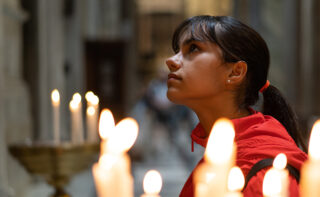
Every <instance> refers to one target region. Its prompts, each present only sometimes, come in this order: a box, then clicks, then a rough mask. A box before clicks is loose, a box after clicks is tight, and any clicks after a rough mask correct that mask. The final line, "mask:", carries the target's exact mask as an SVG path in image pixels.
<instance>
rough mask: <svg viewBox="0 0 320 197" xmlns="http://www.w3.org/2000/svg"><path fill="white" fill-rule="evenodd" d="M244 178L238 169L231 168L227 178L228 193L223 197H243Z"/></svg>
mask: <svg viewBox="0 0 320 197" xmlns="http://www.w3.org/2000/svg"><path fill="white" fill-rule="evenodd" d="M243 186H244V176H243V173H242V171H241V169H240V168H239V167H232V168H231V170H230V172H229V176H228V193H227V195H226V196H225V197H243V195H242V193H241V190H242V188H243Z"/></svg>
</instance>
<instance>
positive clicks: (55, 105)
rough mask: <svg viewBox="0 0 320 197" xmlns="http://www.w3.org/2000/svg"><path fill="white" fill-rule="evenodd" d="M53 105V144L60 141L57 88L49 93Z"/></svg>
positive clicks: (58, 95)
mask: <svg viewBox="0 0 320 197" xmlns="http://www.w3.org/2000/svg"><path fill="white" fill-rule="evenodd" d="M51 101H52V107H53V141H54V143H55V144H59V143H60V94H59V91H58V90H57V89H54V90H53V91H52V93H51Z"/></svg>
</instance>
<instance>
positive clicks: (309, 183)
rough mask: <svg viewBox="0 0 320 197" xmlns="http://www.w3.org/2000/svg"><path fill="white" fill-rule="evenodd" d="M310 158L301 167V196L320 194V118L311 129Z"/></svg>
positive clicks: (312, 196)
mask: <svg viewBox="0 0 320 197" xmlns="http://www.w3.org/2000/svg"><path fill="white" fill-rule="evenodd" d="M308 154H309V159H308V161H306V162H305V163H304V164H303V166H302V169H301V182H300V184H301V196H302V197H319V196H320V120H318V121H317V122H316V123H315V124H314V125H313V128H312V130H311V134H310V141H309V153H308Z"/></svg>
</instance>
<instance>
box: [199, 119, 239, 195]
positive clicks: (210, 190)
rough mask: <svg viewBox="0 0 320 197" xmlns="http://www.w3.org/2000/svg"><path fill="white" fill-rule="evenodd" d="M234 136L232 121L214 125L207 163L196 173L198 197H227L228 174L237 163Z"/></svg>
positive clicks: (223, 121)
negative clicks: (235, 162)
mask: <svg viewBox="0 0 320 197" xmlns="http://www.w3.org/2000/svg"><path fill="white" fill-rule="evenodd" d="M234 136H235V132H234V128H233V124H232V122H231V121H230V120H227V119H219V120H218V121H217V122H216V123H215V124H214V126H213V128H212V130H211V133H210V136H209V139H208V144H207V148H206V151H205V163H203V164H202V165H200V166H199V167H198V168H197V170H196V172H195V181H194V182H195V183H196V189H195V190H196V191H195V196H196V197H210V196H213V195H214V196H215V197H224V196H225V195H226V193H227V180H228V172H229V170H230V169H231V167H232V166H233V165H234V161H235V158H234V157H235V144H234Z"/></svg>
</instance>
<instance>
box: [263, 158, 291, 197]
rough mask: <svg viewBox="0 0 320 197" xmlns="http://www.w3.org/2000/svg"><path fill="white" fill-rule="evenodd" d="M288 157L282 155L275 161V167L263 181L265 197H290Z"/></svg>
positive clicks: (267, 173)
mask: <svg viewBox="0 0 320 197" xmlns="http://www.w3.org/2000/svg"><path fill="white" fill-rule="evenodd" d="M286 166H287V157H286V155H285V154H283V153H280V154H278V155H277V156H276V158H275V159H274V161H273V167H272V168H271V169H269V170H268V171H267V172H266V174H265V176H264V179H263V186H262V191H263V196H264V197H287V196H288V177H289V173H288V170H286V169H285V167H286Z"/></svg>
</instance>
